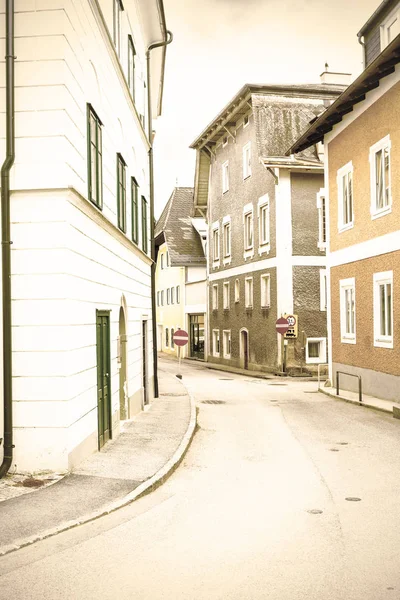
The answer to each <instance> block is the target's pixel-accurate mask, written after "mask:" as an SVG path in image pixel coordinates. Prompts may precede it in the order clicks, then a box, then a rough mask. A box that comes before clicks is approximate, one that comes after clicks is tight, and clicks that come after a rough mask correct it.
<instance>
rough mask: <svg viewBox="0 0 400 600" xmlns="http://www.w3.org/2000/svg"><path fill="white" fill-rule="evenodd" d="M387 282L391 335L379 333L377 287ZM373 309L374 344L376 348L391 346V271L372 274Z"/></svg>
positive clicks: (378, 297)
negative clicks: (389, 297) (389, 296)
mask: <svg viewBox="0 0 400 600" xmlns="http://www.w3.org/2000/svg"><path fill="white" fill-rule="evenodd" d="M386 283H389V284H390V286H391V306H390V310H391V314H390V321H391V329H392V334H391V335H381V333H380V296H379V287H380V285H382V284H386ZM373 286H374V289H373V298H374V300H373V311H374V346H375V347H377V348H393V291H394V290H393V271H384V272H382V273H374V274H373Z"/></svg>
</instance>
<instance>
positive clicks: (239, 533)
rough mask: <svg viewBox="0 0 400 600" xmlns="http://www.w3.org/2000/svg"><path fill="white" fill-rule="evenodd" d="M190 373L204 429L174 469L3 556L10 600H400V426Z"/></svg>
mask: <svg viewBox="0 0 400 600" xmlns="http://www.w3.org/2000/svg"><path fill="white" fill-rule="evenodd" d="M176 366H177V365H176V362H174V361H171V360H162V361H161V363H160V368H161V369H163V370H168V371H169V372H171V373H173V372H176ZM182 374H183V382H184V383H185V385H186V386H187V388H188V389H189V391H190V393H191V394H192V395H193V396H194V397H195V400H196V403H197V405H198V407H199V416H198V423H199V428H198V431H197V432H196V434H195V437H194V439H193V442H192V445H191V446H190V448H189V451H188V453H187V454H186V456H185V458H184V460H183V462H182V463H181V465H180V466H179V467H178V469H177V470H176V472H175V473H174V474H173V475H172V476H171V477H170V479H169V480H168V481H167V482H165V483H164V485H162V486H161V487H160V488H159V489H158V490H156V491H155V492H153V493H152V494H150V495H148V496H146V497H144V498H142V499H140V500H139V501H137V502H135V503H134V504H133V505H131V506H129V507H127V508H124V509H121V510H119V511H117V512H116V513H114V514H111V515H109V516H107V517H103V518H101V519H99V520H97V521H94V522H92V523H89V524H87V525H84V526H81V527H78V528H76V529H73V530H71V531H68V532H65V533H63V534H60V535H59V536H56V537H54V538H51V539H49V540H46V541H44V542H41V543H39V544H35V545H33V546H31V547H28V548H26V549H24V550H21V551H18V552H16V553H13V554H10V555H8V556H5V557H4V558H2V559H0V573H1V578H0V582H1V585H0V598H1V599H7V600H27V599H29V600H39V598H40V599H41V600H46V599H55V598H57V600H64V599H65V600H66V599H69V600H71V599H79V600H92V599H93V598H97V597H99V598H102V600H108V599H111V598H113V599H118V600H128V599H129V600H131V599H134V598H135V599H138V600H159V599H168V600H169V599H171V600H177V599H185V600H186V599H187V600H217V599H219V600H228V599H232V600H261V599H263V600H264V599H266V598H268V599H269V600H302V599H307V600H341V599H343V600H344V599H346V600H361V599H363V600H381V599H385V598H400V574H399V550H400V519H399V512H400V511H399V497H400V480H399V477H398V473H399V472H400V437H399V422H398V421H396V420H394V419H393V418H392V417H390V416H389V415H386V414H383V413H379V412H376V411H373V410H368V409H363V408H360V407H358V406H353V405H350V404H347V403H344V402H343V403H342V402H340V401H334V400H332V399H330V398H327V397H325V396H324V395H322V394H319V393H316V388H317V384H316V383H315V382H305V381H301V380H298V381H297V380H296V381H293V380H291V381H287V380H279V379H275V378H274V379H271V380H260V379H254V378H250V377H243V376H239V375H234V374H230V373H223V372H220V371H216V370H210V369H207V368H206V367H205V366H203V365H201V364H200V363H193V364H191V363H188V362H185V363H184V364H183V365H182ZM349 498H352V499H353V500H348V499H349ZM355 498H357V499H360V500H357V501H355V500H354V499H355Z"/></svg>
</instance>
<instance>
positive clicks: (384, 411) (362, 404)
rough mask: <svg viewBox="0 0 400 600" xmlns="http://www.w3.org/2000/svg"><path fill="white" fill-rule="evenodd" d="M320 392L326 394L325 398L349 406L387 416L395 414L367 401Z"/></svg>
mask: <svg viewBox="0 0 400 600" xmlns="http://www.w3.org/2000/svg"><path fill="white" fill-rule="evenodd" d="M318 391H319V392H321V393H322V394H325V396H329V397H330V398H333V399H334V400H342V401H343V402H348V403H349V404H353V405H356V406H361V407H364V408H371V409H372V410H378V411H379V412H383V413H386V414H390V415H391V414H393V410H392V409H391V408H390V409H389V408H383V407H382V406H374V405H373V404H369V403H367V402H365V401H363V402H359V400H351V398H345V397H344V396H338V395H337V394H331V392H328V390H324V389H323V388H321V387H320V388H318Z"/></svg>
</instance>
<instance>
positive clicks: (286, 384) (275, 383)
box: [268, 383, 287, 385]
mask: <svg viewBox="0 0 400 600" xmlns="http://www.w3.org/2000/svg"><path fill="white" fill-rule="evenodd" d="M268 385H287V383H269V384H268Z"/></svg>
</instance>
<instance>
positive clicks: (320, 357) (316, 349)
mask: <svg viewBox="0 0 400 600" xmlns="http://www.w3.org/2000/svg"><path fill="white" fill-rule="evenodd" d="M306 363H307V364H316V363H326V338H307V342H306Z"/></svg>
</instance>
